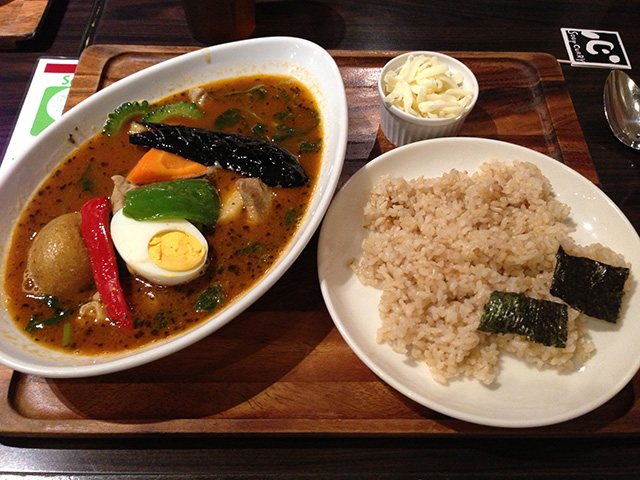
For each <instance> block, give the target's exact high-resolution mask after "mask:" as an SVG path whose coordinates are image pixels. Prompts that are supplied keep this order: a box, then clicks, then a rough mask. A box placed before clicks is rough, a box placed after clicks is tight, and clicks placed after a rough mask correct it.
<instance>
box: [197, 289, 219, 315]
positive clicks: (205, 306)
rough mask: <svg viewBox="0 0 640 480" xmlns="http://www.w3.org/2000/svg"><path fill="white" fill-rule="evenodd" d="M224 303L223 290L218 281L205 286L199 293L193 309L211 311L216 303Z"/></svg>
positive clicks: (216, 305)
mask: <svg viewBox="0 0 640 480" xmlns="http://www.w3.org/2000/svg"><path fill="white" fill-rule="evenodd" d="M223 303H224V292H223V291H222V287H221V286H220V284H219V283H217V284H216V285H214V286H213V287H209V288H207V289H206V290H205V291H204V292H202V293H201V294H200V296H199V297H198V300H197V301H196V305H195V309H196V310H204V311H205V312H213V311H214V310H215V309H216V308H217V307H218V305H221V304H223Z"/></svg>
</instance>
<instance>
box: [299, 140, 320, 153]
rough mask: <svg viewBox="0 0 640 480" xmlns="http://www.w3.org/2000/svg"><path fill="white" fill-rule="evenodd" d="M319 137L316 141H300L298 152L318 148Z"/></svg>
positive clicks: (314, 150) (311, 150)
mask: <svg viewBox="0 0 640 480" xmlns="http://www.w3.org/2000/svg"><path fill="white" fill-rule="evenodd" d="M320 141H321V140H320V139H318V140H317V141H316V142H306V141H304V140H301V141H300V153H313V152H317V151H318V150H320Z"/></svg>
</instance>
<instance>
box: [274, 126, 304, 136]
mask: <svg viewBox="0 0 640 480" xmlns="http://www.w3.org/2000/svg"><path fill="white" fill-rule="evenodd" d="M277 128H278V130H283V131H285V132H287V133H292V134H294V135H304V134H305V133H308V132H309V130H300V129H298V128H293V127H288V126H286V125H278V127H277Z"/></svg>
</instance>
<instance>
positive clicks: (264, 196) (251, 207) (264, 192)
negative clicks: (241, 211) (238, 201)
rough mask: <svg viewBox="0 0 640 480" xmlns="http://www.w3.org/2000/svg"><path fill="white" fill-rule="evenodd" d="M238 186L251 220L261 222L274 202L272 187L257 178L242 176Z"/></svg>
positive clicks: (237, 183)
mask: <svg viewBox="0 0 640 480" xmlns="http://www.w3.org/2000/svg"><path fill="white" fill-rule="evenodd" d="M236 187H238V191H239V192H240V196H241V197H242V203H244V208H245V210H246V212H247V215H248V217H249V221H250V222H252V223H257V222H260V221H261V220H262V219H263V218H264V217H265V215H266V214H267V213H268V212H269V209H270V208H271V204H272V203H273V194H272V192H271V189H270V188H269V187H268V186H267V185H265V184H264V183H263V182H262V181H261V180H259V179H257V178H240V179H238V180H237V181H236Z"/></svg>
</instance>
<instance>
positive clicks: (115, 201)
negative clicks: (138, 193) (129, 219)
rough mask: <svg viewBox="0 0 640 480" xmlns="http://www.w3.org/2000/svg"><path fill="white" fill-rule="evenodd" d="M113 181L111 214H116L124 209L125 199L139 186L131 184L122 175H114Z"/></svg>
mask: <svg viewBox="0 0 640 480" xmlns="http://www.w3.org/2000/svg"><path fill="white" fill-rule="evenodd" d="M111 180H113V192H111V212H112V213H116V212H117V211H118V210H120V209H121V208H122V207H124V197H125V195H126V194H127V192H129V191H130V190H133V189H135V188H137V185H136V184H135V183H133V182H130V181H129V180H127V179H126V178H125V177H123V176H122V175H114V176H112V177H111Z"/></svg>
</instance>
